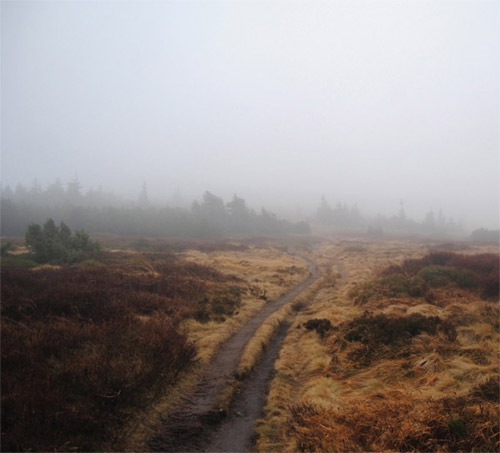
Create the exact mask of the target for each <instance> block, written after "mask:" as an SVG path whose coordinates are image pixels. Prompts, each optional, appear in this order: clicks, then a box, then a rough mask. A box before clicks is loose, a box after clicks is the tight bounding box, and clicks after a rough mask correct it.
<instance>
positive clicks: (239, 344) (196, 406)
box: [148, 264, 319, 452]
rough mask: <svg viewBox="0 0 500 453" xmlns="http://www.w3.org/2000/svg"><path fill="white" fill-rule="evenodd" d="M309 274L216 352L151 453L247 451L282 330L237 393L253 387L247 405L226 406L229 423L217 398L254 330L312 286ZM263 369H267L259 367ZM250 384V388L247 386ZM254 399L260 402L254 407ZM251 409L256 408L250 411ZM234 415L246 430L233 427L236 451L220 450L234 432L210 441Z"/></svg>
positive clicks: (312, 277) (155, 440)
mask: <svg viewBox="0 0 500 453" xmlns="http://www.w3.org/2000/svg"><path fill="white" fill-rule="evenodd" d="M309 270H310V271H311V275H310V277H308V278H307V279H306V280H304V281H303V282H302V283H300V284H299V285H297V286H296V287H295V288H294V289H293V290H292V291H290V292H289V293H287V294H285V295H284V296H282V297H280V298H279V299H276V300H274V301H271V302H269V303H267V304H266V305H265V306H264V307H263V308H262V309H261V310H260V311H259V312H258V313H257V314H256V315H255V316H254V317H253V318H251V319H250V320H249V321H248V322H247V323H246V324H245V325H244V326H243V327H242V328H241V329H240V330H239V331H238V332H236V333H235V334H234V335H233V336H231V337H230V338H229V339H228V340H227V341H226V342H225V343H224V344H223V345H222V346H221V347H220V349H219V350H218V352H217V353H216V354H215V356H214V357H213V359H212V361H211V362H210V364H209V365H208V366H207V369H206V371H205V373H204V374H203V377H202V378H201V380H200V382H199V384H198V385H197V387H196V389H195V391H194V392H193V394H191V395H190V396H189V398H186V400H185V405H184V406H183V407H182V408H180V409H178V410H177V411H175V412H174V413H172V414H170V415H169V416H168V417H166V418H165V419H164V420H163V426H162V429H161V431H160V432H159V433H158V434H157V435H156V436H154V437H153V438H152V439H150V440H149V442H148V446H149V448H150V449H151V450H152V451H177V452H179V451H224V448H229V450H227V451H244V450H248V449H249V448H250V445H251V439H250V438H251V433H252V430H253V422H254V421H255V419H256V418H257V417H258V416H259V415H260V410H261V409H262V406H263V403H264V399H265V391H266V388H267V383H268V380H269V378H270V373H271V371H272V367H273V364H274V360H275V358H276V357H277V354H278V352H279V346H280V344H281V340H282V339H283V338H284V335H285V334H286V327H283V326H282V327H281V329H280V332H279V333H278V335H276V336H275V338H274V339H273V341H272V343H271V345H269V347H268V348H267V350H266V354H264V358H263V359H262V360H261V362H260V363H259V364H258V365H257V366H256V368H255V369H254V371H253V372H252V373H251V374H250V379H247V382H245V383H244V384H243V387H242V389H241V391H240V392H239V396H240V397H241V395H243V394H244V392H245V391H246V390H245V389H246V388H247V386H248V385H256V387H255V388H254V390H253V392H252V391H251V392H250V393H249V394H248V398H247V401H246V403H245V402H244V401H243V402H242V401H240V400H238V399H236V400H235V401H234V402H233V404H232V405H231V410H230V412H231V414H230V416H229V417H228V416H227V415H228V414H226V412H225V411H224V410H223V409H222V408H221V405H222V401H221V397H222V395H223V392H224V389H226V388H228V386H229V385H230V384H232V383H233V382H234V380H235V379H236V377H235V373H236V369H237V367H238V365H239V361H240V358H241V355H242V353H243V350H244V348H245V346H246V345H247V343H248V341H249V340H250V339H251V338H252V336H253V335H254V334H255V332H256V331H257V329H258V328H259V327H260V326H261V325H262V323H263V322H264V321H265V320H266V319H267V318H268V317H269V316H270V315H271V314H272V313H273V312H275V311H276V310H278V309H279V308H280V307H281V306H283V305H284V304H286V303H287V302H289V301H291V300H292V299H293V298H295V297H296V296H297V295H298V294H300V293H301V292H302V291H304V290H305V289H306V288H307V287H308V286H310V285H311V284H312V283H313V282H314V281H316V280H317V278H318V277H319V273H318V271H317V269H316V266H315V265H314V264H310V265H309ZM283 329H284V330H283ZM273 351H274V353H273ZM273 354H274V355H273ZM273 357H274V358H273ZM265 363H267V365H266V366H263V364H265ZM252 381H255V382H254V383H253V384H252ZM257 382H258V383H257ZM255 389H258V390H255ZM258 393H260V396H259V395H257V394H258ZM256 397H259V398H260V400H259V402H258V404H257V406H256V401H255V399H256ZM240 399H241V398H240ZM241 404H243V406H241ZM245 404H246V405H247V406H245ZM238 405H240V406H238ZM236 406H238V407H239V409H238V407H236ZM250 406H256V407H252V408H251V407H250ZM238 413H240V414H246V415H245V417H244V418H245V420H246V421H245V423H246V424H245V426H246V428H245V431H244V432H243V431H241V432H240V431H239V430H240V429H241V426H240V427H239V426H238V424H236V425H234V429H235V430H238V431H237V432H238V434H237V436H238V437H239V438H240V445H233V444H231V445H229V446H227V445H226V444H224V443H225V442H226V440H227V439H229V438H230V437H231V436H232V437H235V438H236V432H234V431H233V435H231V433H230V430H231V429H233V428H230V429H229V431H228V427H229V425H227V423H226V428H223V427H221V430H220V431H218V433H221V432H222V430H224V429H225V430H226V431H225V433H226V434H222V435H221V436H222V437H220V438H219V439H217V437H216V436H214V433H215V432H216V431H217V428H218V427H219V426H220V425H221V423H222V421H223V420H224V419H226V418H227V420H226V421H227V422H230V421H231V420H233V421H234V420H236V421H237V418H238V417H239V416H238ZM234 417H236V419H235V418H234ZM227 433H229V434H227ZM224 436H225V438H224ZM224 439H226V440H224ZM249 442H250V443H249ZM216 444H217V445H216Z"/></svg>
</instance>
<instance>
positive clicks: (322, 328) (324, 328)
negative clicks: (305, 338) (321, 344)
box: [304, 319, 333, 338]
mask: <svg viewBox="0 0 500 453" xmlns="http://www.w3.org/2000/svg"><path fill="white" fill-rule="evenodd" d="M304 327H305V328H306V329H307V330H315V331H316V332H318V334H319V336H320V337H322V338H324V337H325V335H326V334H327V332H328V331H329V330H331V329H332V328H333V326H332V323H331V322H330V321H329V320H328V319H309V320H308V321H306V322H305V323H304Z"/></svg>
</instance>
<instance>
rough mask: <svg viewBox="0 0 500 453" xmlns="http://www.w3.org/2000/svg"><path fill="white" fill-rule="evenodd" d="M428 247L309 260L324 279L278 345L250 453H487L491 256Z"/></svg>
mask: <svg viewBox="0 0 500 453" xmlns="http://www.w3.org/2000/svg"><path fill="white" fill-rule="evenodd" d="M437 249H439V247H437V248H435V247H432V246H431V247H429V245H428V244H422V243H418V242H411V241H408V242H399V241H387V242H366V241H337V242H331V243H329V244H328V245H325V246H323V247H321V248H318V249H316V250H314V252H313V253H311V255H310V258H311V259H313V260H314V261H316V262H317V263H318V264H319V265H320V266H321V267H322V268H323V270H324V275H325V277H326V276H327V275H328V276H329V277H328V279H326V278H325V284H324V288H323V289H321V290H320V291H319V292H318V293H317V294H316V296H315V297H314V298H312V299H311V300H310V301H309V303H308V304H307V306H306V307H305V308H304V309H303V310H302V311H301V312H300V313H299V314H298V315H297V317H296V318H295V321H294V323H293V325H292V326H291V328H290V330H289V335H288V336H287V338H286V339H285V342H284V344H283V347H282V349H281V353H280V357H279V359H278V361H277V362H276V376H275V378H274V380H273V381H272V384H271V388H270V393H269V396H268V400H267V405H266V407H265V410H264V415H263V418H262V419H261V420H260V421H259V423H258V426H257V433H258V436H259V437H258V440H257V450H258V451H297V450H300V451H381V450H384V451H385V450H389V451H409V450H410V451H413V450H420V451H422V450H427V451H457V450H459V451H498V448H499V441H500V438H499V396H498V386H499V382H498V375H499V357H498V350H499V331H498V330H499V311H498V248H495V247H487V246H484V247H472V246H466V247H464V249H463V250H461V251H460V253H458V254H453V253H449V252H444V253H441V252H437ZM478 254H479V255H478ZM334 280H335V283H333V281H334Z"/></svg>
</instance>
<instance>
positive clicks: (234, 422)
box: [203, 324, 290, 452]
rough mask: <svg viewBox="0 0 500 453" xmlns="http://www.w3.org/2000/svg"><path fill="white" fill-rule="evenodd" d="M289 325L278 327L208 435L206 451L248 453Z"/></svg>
mask: <svg viewBox="0 0 500 453" xmlns="http://www.w3.org/2000/svg"><path fill="white" fill-rule="evenodd" d="M289 326H290V324H282V325H281V326H280V328H279V330H278V332H277V334H276V335H275V336H274V338H273V339H272V341H271V343H270V344H269V345H268V346H267V348H266V351H265V352H264V355H263V357H262V358H261V360H260V361H259V363H258V364H257V365H256V366H255V368H254V369H253V370H252V372H251V373H250V375H249V376H248V378H247V379H246V380H245V382H244V383H243V385H242V387H241V389H240V390H239V391H238V393H237V394H236V395H235V396H234V399H233V402H232V403H231V407H230V410H229V414H228V416H227V418H226V419H224V421H223V422H222V424H221V425H220V427H219V428H218V429H217V431H216V432H215V433H213V435H212V436H211V439H210V444H209V445H208V447H207V448H204V449H203V451H207V452H214V451H217V452H250V451H251V450H252V446H253V441H254V425H255V422H256V420H257V419H258V418H259V417H260V416H261V413H262V408H263V407H264V404H265V402H266V397H267V393H268V390H269V383H270V381H271V379H272V377H273V374H274V362H275V361H276V359H277V358H278V355H279V352H280V347H281V343H282V342H283V340H284V339H285V337H286V333H287V331H288V327H289Z"/></svg>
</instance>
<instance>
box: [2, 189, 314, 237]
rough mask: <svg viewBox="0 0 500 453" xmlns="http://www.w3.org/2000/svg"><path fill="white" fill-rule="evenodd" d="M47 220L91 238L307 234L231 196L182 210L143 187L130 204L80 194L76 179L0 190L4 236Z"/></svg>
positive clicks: (304, 226) (100, 194) (302, 225)
mask: <svg viewBox="0 0 500 453" xmlns="http://www.w3.org/2000/svg"><path fill="white" fill-rule="evenodd" d="M47 218H52V219H54V221H56V222H60V221H63V222H65V223H66V224H67V225H68V226H70V227H71V228H73V229H84V230H85V231H87V232H89V233H92V234H99V233H100V234H117V235H130V236H134V235H138V236H139V235H140V236H191V237H218V236H225V235H238V234H258V235H266V234H270V235H274V234H289V233H295V234H307V233H310V231H311V228H310V226H309V224H308V223H306V222H297V223H292V222H289V221H287V220H283V219H279V218H278V217H277V216H276V215H275V214H273V213H271V212H269V211H267V210H266V209H264V208H262V209H261V211H260V213H257V212H255V211H254V210H252V209H249V208H248V206H247V204H246V202H245V200H244V199H243V198H240V197H238V196H236V195H234V197H233V199H232V200H231V201H229V202H227V203H225V202H224V201H223V199H222V198H220V197H218V196H216V195H214V194H212V193H211V192H208V191H207V192H205V193H204V194H203V197H202V199H201V200H200V201H194V202H193V203H192V205H191V207H190V208H189V209H187V208H179V207H175V208H172V207H168V206H164V207H155V206H151V205H150V204H149V202H148V196H147V191H146V187H145V186H143V189H142V190H141V192H140V194H139V197H138V199H137V200H136V201H135V202H126V201H125V200H123V199H121V198H120V197H117V196H115V195H113V194H110V193H107V192H104V191H102V190H90V191H88V192H87V193H86V194H83V193H82V191H81V186H80V183H79V182H78V181H77V180H73V181H71V182H70V183H69V184H67V186H66V188H65V187H64V186H63V184H62V183H61V182H59V181H56V182H55V183H53V184H50V185H49V186H47V187H46V188H45V189H43V188H42V187H41V186H40V185H39V184H37V183H34V184H33V186H32V187H31V188H26V187H25V186H22V185H18V186H17V187H16V189H15V190H12V189H11V188H10V187H6V188H5V189H2V193H1V232H2V233H1V234H2V235H3V236H22V235H24V233H25V231H26V228H27V227H28V225H29V224H30V223H32V222H35V223H40V224H41V223H44V222H45V221H46V219H47Z"/></svg>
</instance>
